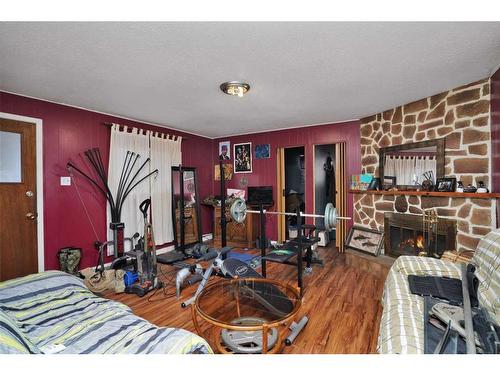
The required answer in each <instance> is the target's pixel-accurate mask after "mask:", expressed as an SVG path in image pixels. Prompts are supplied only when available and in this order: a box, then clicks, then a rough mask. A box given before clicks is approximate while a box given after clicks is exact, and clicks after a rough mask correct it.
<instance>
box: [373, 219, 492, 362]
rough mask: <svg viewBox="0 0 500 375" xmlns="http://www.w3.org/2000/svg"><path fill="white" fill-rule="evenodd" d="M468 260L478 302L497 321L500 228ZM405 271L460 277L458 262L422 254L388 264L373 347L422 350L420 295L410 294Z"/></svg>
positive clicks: (405, 350) (393, 351)
mask: <svg viewBox="0 0 500 375" xmlns="http://www.w3.org/2000/svg"><path fill="white" fill-rule="evenodd" d="M472 263H473V264H474V265H475V266H476V269H477V271H476V275H477V277H478V279H479V282H480V284H479V288H478V294H479V302H480V304H481V306H482V307H484V308H486V309H487V310H488V312H489V313H490V316H491V317H492V318H493V319H495V320H496V322H497V323H499V322H500V317H499V311H500V300H499V299H500V297H499V296H500V288H499V285H500V280H499V279H500V273H499V265H500V229H497V230H495V231H492V232H490V233H489V234H488V235H487V236H486V237H484V238H483V239H482V240H481V241H480V242H479V244H478V247H477V250H476V252H475V255H474V257H473V258H472ZM408 275H419V276H443V277H452V278H460V277H461V265H460V264H457V263H451V262H447V261H443V260H438V259H434V258H426V257H411V256H401V257H399V258H398V259H396V261H395V262H394V264H393V265H392V267H391V269H390V271H389V273H388V275H387V279H386V282H385V285H384V293H383V297H382V305H383V308H384V312H383V314H382V319H381V322H380V331H379V337H378V345H377V351H378V352H379V353H423V352H424V319H423V314H424V299H423V298H422V297H420V296H417V295H414V294H411V292H410V290H409V284H408Z"/></svg>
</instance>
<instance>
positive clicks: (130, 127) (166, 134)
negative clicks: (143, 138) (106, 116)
mask: <svg viewBox="0 0 500 375" xmlns="http://www.w3.org/2000/svg"><path fill="white" fill-rule="evenodd" d="M103 124H104V125H106V126H107V127H108V128H111V127H112V126H113V125H118V126H119V127H121V128H124V127H125V126H126V127H127V128H129V129H132V128H137V129H141V130H147V129H142V128H139V127H137V126H129V125H122V124H117V123H115V122H103ZM150 132H151V133H153V134H156V133H157V134H162V135H165V136H167V137H168V138H170V137H177V138H182V140H183V141H187V140H188V138H186V137H184V136H182V135H171V134H168V133H162V132H159V131H152V130H150Z"/></svg>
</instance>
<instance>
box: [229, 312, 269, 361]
mask: <svg viewBox="0 0 500 375" xmlns="http://www.w3.org/2000/svg"><path fill="white" fill-rule="evenodd" d="M265 322H266V321H265V320H264V319H261V318H255V317H251V316H248V317H241V318H236V319H234V320H233V321H231V324H233V325H244V326H254V325H255V326H257V325H262V324H264V323H265ZM221 339H222V342H223V343H224V345H225V346H226V347H227V348H229V349H231V350H232V351H233V352H235V353H243V354H257V353H262V330H258V331H235V330H230V329H223V330H222V331H221ZM276 341H278V330H277V329H276V328H271V329H270V330H269V332H268V335H267V349H268V350H271V349H272V348H273V347H274V345H276Z"/></svg>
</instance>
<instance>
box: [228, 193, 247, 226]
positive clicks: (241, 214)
mask: <svg viewBox="0 0 500 375" xmlns="http://www.w3.org/2000/svg"><path fill="white" fill-rule="evenodd" d="M229 213H230V214H231V217H232V218H233V220H234V221H236V222H237V223H240V224H241V223H243V222H244V221H245V218H246V216H247V205H246V203H245V201H244V200H243V199H241V198H237V199H235V200H234V202H233V204H231V208H230V209H229Z"/></svg>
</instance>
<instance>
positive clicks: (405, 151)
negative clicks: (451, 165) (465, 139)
mask: <svg viewBox="0 0 500 375" xmlns="http://www.w3.org/2000/svg"><path fill="white" fill-rule="evenodd" d="M444 149H445V142H444V138H440V139H433V140H429V141H423V142H415V143H407V144H404V145H397V146H390V147H384V148H381V149H380V150H379V176H380V177H381V180H382V181H387V180H394V177H395V180H396V182H395V185H396V187H397V188H398V189H403V190H416V189H417V188H420V186H421V185H420V184H421V183H422V182H423V181H424V180H425V179H427V178H426V177H425V176H424V173H425V174H426V175H427V176H429V175H432V179H433V181H432V183H433V184H435V182H436V179H437V178H442V177H444V162H445V158H444ZM429 172H432V173H429Z"/></svg>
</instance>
